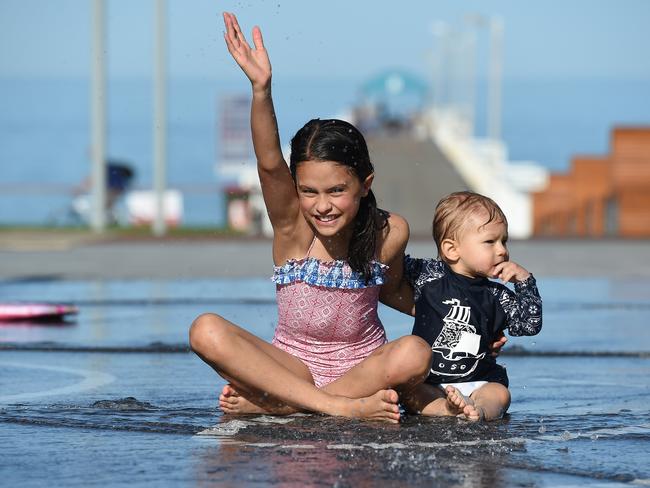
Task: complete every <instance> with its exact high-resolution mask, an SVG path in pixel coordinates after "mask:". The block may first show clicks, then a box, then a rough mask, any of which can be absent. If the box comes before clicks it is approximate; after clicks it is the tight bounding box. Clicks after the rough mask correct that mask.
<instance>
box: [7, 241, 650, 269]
mask: <svg viewBox="0 0 650 488" xmlns="http://www.w3.org/2000/svg"><path fill="white" fill-rule="evenodd" d="M509 247H510V254H511V259H513V260H515V261H517V262H519V263H520V264H522V265H523V266H524V267H526V268H527V269H529V270H530V271H532V272H533V273H534V274H535V275H536V276H539V277H542V276H571V277H589V276H593V277H612V278H635V277H638V278H648V277H650V241H648V240H529V241H514V242H512V243H511V244H510V246H509ZM407 252H409V253H411V254H412V255H413V256H417V257H426V256H432V255H434V253H435V246H434V244H433V241H432V240H429V239H422V238H415V239H412V240H411V242H410V243H409V247H408V249H407ZM271 267H272V264H271V241H270V240H266V239H246V238H241V239H236V238H214V239H210V238H200V239H196V238H194V239H179V238H167V239H160V240H154V239H131V240H129V239H120V240H116V239H113V240H102V239H98V238H91V237H88V235H85V234H73V235H70V236H67V237H66V236H65V235H60V234H56V235H55V236H52V235H48V234H44V235H40V236H39V235H35V234H28V235H18V234H11V235H10V234H8V233H0V279H4V280H28V279H39V278H42V279H65V280H84V279H176V278H178V279H184V278H211V277H221V278H224V277H225V278H228V277H262V276H269V275H270V274H271Z"/></svg>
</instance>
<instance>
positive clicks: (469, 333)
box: [431, 298, 485, 380]
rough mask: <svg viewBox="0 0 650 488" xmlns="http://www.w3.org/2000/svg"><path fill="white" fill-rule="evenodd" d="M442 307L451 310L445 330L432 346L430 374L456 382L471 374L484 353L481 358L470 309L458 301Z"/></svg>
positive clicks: (444, 302) (449, 302)
mask: <svg viewBox="0 0 650 488" xmlns="http://www.w3.org/2000/svg"><path fill="white" fill-rule="evenodd" d="M442 303H443V304H444V305H451V307H450V308H449V312H448V313H447V315H446V316H445V317H444V318H443V319H442V320H443V322H444V325H443V327H442V330H441V331H440V334H438V337H436V339H435V340H434V341H433V345H432V346H431V350H432V351H433V362H432V363H431V374H434V375H440V376H444V377H445V378H447V379H449V380H453V379H457V378H462V377H463V376H467V375H469V374H471V373H472V372H473V371H474V370H475V369H476V366H477V365H478V363H479V361H480V360H481V359H483V358H484V357H485V352H482V353H480V354H479V349H480V346H481V336H480V335H479V334H477V333H476V332H477V331H476V328H475V327H474V326H473V325H472V324H471V323H470V319H471V313H472V311H471V309H470V307H465V306H462V305H461V304H460V301H459V300H458V299H456V298H452V299H451V300H444V301H443V302H442Z"/></svg>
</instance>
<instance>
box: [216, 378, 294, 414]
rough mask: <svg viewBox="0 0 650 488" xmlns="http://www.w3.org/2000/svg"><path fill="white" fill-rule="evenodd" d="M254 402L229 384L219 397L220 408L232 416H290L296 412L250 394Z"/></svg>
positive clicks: (285, 406)
mask: <svg viewBox="0 0 650 488" xmlns="http://www.w3.org/2000/svg"><path fill="white" fill-rule="evenodd" d="M247 395H249V396H250V398H251V399H253V401H251V400H249V399H248V398H246V397H245V396H244V395H243V394H241V393H239V391H237V390H236V389H235V388H234V387H233V386H232V385H230V384H228V385H226V386H224V387H223V389H222V390H221V395H219V408H221V410H222V411H223V413H226V414H230V415H246V414H268V415H289V414H292V413H295V412H296V410H295V409H294V408H291V407H289V406H287V405H278V404H275V405H273V404H271V403H270V402H268V400H267V402H266V403H265V402H263V401H261V400H262V399H260V398H256V397H255V395H253V394H248V393H247Z"/></svg>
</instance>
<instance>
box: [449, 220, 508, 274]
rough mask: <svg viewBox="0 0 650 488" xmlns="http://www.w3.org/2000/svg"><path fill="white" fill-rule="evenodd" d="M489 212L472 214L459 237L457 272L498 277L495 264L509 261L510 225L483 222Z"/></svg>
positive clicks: (499, 222) (498, 222)
mask: <svg viewBox="0 0 650 488" xmlns="http://www.w3.org/2000/svg"><path fill="white" fill-rule="evenodd" d="M486 220H487V214H485V213H480V214H476V215H472V216H471V217H470V218H469V219H468V220H467V222H466V223H465V225H464V226H463V228H462V229H461V230H460V234H459V236H458V239H457V250H458V256H459V260H458V263H457V264H456V266H455V268H456V269H454V271H456V272H457V273H459V274H462V275H465V276H469V277H471V278H477V277H481V276H482V277H488V278H493V277H495V273H494V267H495V266H496V265H497V264H500V263H502V262H504V261H508V258H509V255H508V248H507V247H506V243H507V241H508V228H507V227H506V225H505V224H504V223H503V222H502V221H493V222H490V223H489V224H487V225H483V224H484V223H485V221H486Z"/></svg>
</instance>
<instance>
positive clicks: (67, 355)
mask: <svg viewBox="0 0 650 488" xmlns="http://www.w3.org/2000/svg"><path fill="white" fill-rule="evenodd" d="M540 289H541V290H542V295H543V296H544V299H545V325H544V330H543V331H542V333H541V334H540V335H539V336H537V337H532V338H524V339H519V338H511V339H510V343H509V345H508V347H509V349H508V348H506V350H505V352H504V354H503V355H502V357H501V358H500V362H501V363H503V364H505V365H506V366H507V368H508V372H509V376H510V380H511V392H512V396H513V401H512V406H511V408H510V412H509V415H508V416H507V417H506V418H504V419H503V420H501V421H496V422H492V423H481V424H469V423H466V422H463V421H461V420H458V419H455V418H446V419H424V418H420V417H417V416H407V417H405V418H404V420H403V422H402V423H400V424H399V425H384V424H379V423H373V422H361V421H354V420H345V419H336V418H330V417H325V416H319V415H296V416H290V417H269V416H246V417H232V416H223V415H222V414H221V412H219V410H218V409H217V408H216V397H217V394H218V392H219V390H220V389H221V387H222V386H223V384H224V382H223V380H221V379H220V378H219V377H217V376H216V375H215V374H214V373H213V372H212V371H211V370H210V369H209V368H208V367H207V366H206V365H205V364H203V363H202V362H201V361H200V360H199V359H198V358H197V357H196V356H195V355H193V354H192V353H190V352H189V351H188V349H187V328H188V325H189V323H190V322H191V320H192V318H193V317H195V316H196V315H198V314H199V313H201V312H204V311H207V310H211V311H217V312H219V313H222V314H223V315H225V316H227V317H228V318H230V319H231V320H233V321H235V322H237V323H241V324H243V325H246V326H247V327H249V328H250V329H251V330H253V331H254V332H255V333H257V334H259V335H260V336H262V337H264V338H267V339H268V338H270V337H271V335H272V333H273V326H274V323H275V313H276V312H275V305H274V289H273V285H272V283H270V282H269V280H267V279H238V280H235V279H221V280H176V281H167V280H158V281H151V280H140V281H137V280H136V281H133V280H131V281H118V280H113V281H64V282H61V281H39V280H36V281H20V282H18V281H5V282H2V283H0V296H2V297H3V299H6V298H8V297H11V298H12V299H15V300H20V299H28V298H33V297H34V295H35V294H38V296H39V299H42V300H53V301H63V300H65V301H73V302H74V303H76V304H78V305H79V307H80V314H79V316H78V317H76V319H74V320H72V321H68V322H66V323H62V324H47V325H36V324H26V323H22V324H9V325H8V324H4V325H0V444H1V445H3V446H10V448H9V449H4V450H3V455H2V457H1V460H0V474H1V475H2V477H3V478H2V479H3V482H5V483H6V484H7V486H14V485H20V486H45V485H47V486H50V485H55V486H87V485H89V484H101V485H108V486H119V485H127V484H128V485H129V486H145V485H147V486H151V485H155V486H179V485H180V486H185V485H199V486H212V485H218V486H235V485H237V486H242V485H243V486H255V485H261V486H266V485H273V486H377V485H382V486H383V485H386V486H396V485H400V486H405V485H406V486H437V485H439V486H462V487H465V486H472V487H474V486H486V487H487V486H578V485H585V484H588V485H589V486H624V485H629V484H632V483H634V484H639V483H640V484H648V483H650V468H648V463H647V460H648V459H650V442H649V441H650V409H649V408H648V400H649V399H650V335H648V334H647V327H646V323H647V322H646V320H645V319H646V317H647V315H648V312H649V311H650V282H648V281H647V280H631V281H630V280H610V279H600V278H590V279H577V278H571V279H569V278H541V279H540ZM380 313H381V316H382V320H383V321H384V323H385V325H386V327H387V330H388V334H389V337H390V338H395V337H398V336H399V335H402V334H405V333H408V332H410V319H409V318H408V317H405V316H402V315H400V314H398V313H396V312H393V311H390V310H387V309H385V308H382V309H381V311H380ZM515 346H518V347H515Z"/></svg>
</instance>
